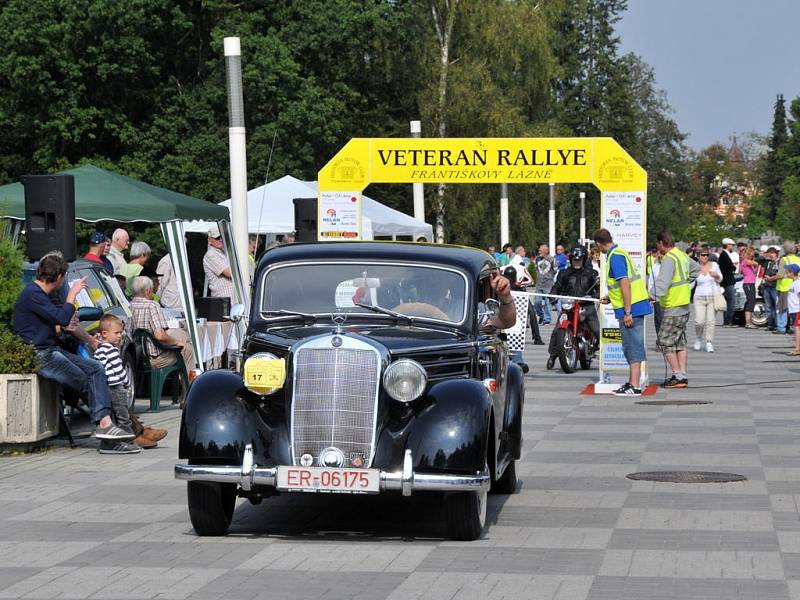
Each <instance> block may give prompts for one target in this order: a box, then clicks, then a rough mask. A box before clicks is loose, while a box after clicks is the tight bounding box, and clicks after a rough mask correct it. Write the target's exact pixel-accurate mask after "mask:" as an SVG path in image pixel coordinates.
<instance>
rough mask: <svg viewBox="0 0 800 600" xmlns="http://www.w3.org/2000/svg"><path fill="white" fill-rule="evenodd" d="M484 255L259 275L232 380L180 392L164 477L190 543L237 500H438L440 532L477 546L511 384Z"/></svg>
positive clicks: (296, 263)
mask: <svg viewBox="0 0 800 600" xmlns="http://www.w3.org/2000/svg"><path fill="white" fill-rule="evenodd" d="M494 269H495V263H494V260H493V259H492V258H491V257H490V256H489V255H488V254H486V253H485V252H482V251H480V250H474V249H469V248H459V247H452V246H435V245H429V244H404V243H391V242H343V243H337V242H334V243H325V244H293V245H288V246H282V247H278V248H274V249H272V250H269V251H267V252H266V253H265V254H264V256H263V257H262V259H261V261H260V263H259V265H258V268H257V270H256V274H255V280H254V289H255V293H254V296H253V302H252V309H251V314H250V321H249V326H248V332H247V337H246V340H245V342H244V345H243V358H245V359H246V360H245V362H244V368H243V374H242V375H240V374H238V373H233V372H231V371H221V370H220V371H210V372H207V373H205V374H204V375H202V376H200V377H199V378H198V379H197V380H196V381H195V382H194V383H193V385H192V387H191V389H190V390H189V394H188V398H187V403H186V407H185V410H184V413H183V419H182V422H181V432H180V450H179V456H180V458H182V459H188V464H178V465H176V467H175V476H176V477H177V478H178V479H185V480H187V481H188V482H189V484H188V501H189V515H190V517H191V521H192V525H193V526H194V529H195V531H196V532H197V533H198V534H200V535H222V534H224V533H225V532H226V531H227V530H228V527H229V525H230V523H231V518H232V515H233V509H234V503H235V500H236V496H237V495H238V496H242V497H246V498H249V499H250V500H251V501H252V502H254V503H257V502H259V501H260V500H261V498H262V497H265V496H269V495H272V494H274V493H276V492H285V491H298V492H335V493H379V492H388V491H397V492H400V493H402V494H403V495H405V496H408V495H411V494H412V493H414V492H418V491H424V492H443V493H444V508H445V511H444V515H445V519H446V525H447V534H448V536H449V537H452V538H455V539H465V540H471V539H475V538H477V537H478V536H479V535H480V534H481V532H482V530H483V527H484V524H485V521H486V494H487V492H488V491H489V490H490V488H491V489H492V491H496V492H498V493H512V492H514V491H515V489H516V486H517V480H516V472H515V467H514V464H515V460H516V459H518V458H519V457H520V449H521V446H522V422H521V421H522V409H523V398H524V390H523V376H522V372H521V371H520V369H519V367H517V366H516V365H515V364H513V363H511V362H510V361H509V360H508V353H507V350H506V345H505V343H504V342H503V341H502V340H501V339H500V337H499V336H498V332H497V331H496V330H495V329H494V327H492V326H491V325H489V320H490V319H491V318H492V317H493V316H494V315H496V314H497V311H498V308H499V306H498V303H497V301H496V300H493V299H491V297H492V288H491V285H490V274H491V272H492V271H493V270H494Z"/></svg>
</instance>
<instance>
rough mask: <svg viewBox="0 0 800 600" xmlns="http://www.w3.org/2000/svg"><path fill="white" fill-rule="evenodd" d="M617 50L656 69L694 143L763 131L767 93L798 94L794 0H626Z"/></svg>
mask: <svg viewBox="0 0 800 600" xmlns="http://www.w3.org/2000/svg"><path fill="white" fill-rule="evenodd" d="M628 4H629V6H628V11H627V12H626V13H625V14H624V16H623V18H622V21H620V22H619V23H618V24H617V31H618V32H619V34H620V37H621V38H622V44H621V50H622V52H635V53H636V54H638V55H640V56H641V57H642V58H643V59H644V60H645V62H647V63H648V64H650V65H651V66H652V67H653V68H654V69H655V72H656V78H657V82H658V86H659V87H660V88H662V89H664V90H665V91H666V92H667V95H668V98H669V101H670V104H672V107H673V108H674V109H675V114H674V115H673V116H674V117H675V119H676V121H677V122H678V125H679V127H680V129H681V131H683V132H684V133H687V134H689V138H688V144H689V145H690V146H691V147H692V148H695V149H699V148H703V147H705V146H708V145H710V144H712V143H714V142H722V143H725V144H728V140H729V138H730V137H731V136H732V135H734V134H737V135H742V134H744V133H747V132H750V131H756V132H758V133H762V134H768V133H769V131H770V127H771V125H772V115H773V109H774V104H775V96H776V95H777V94H779V93H782V94H783V95H784V96H785V97H786V104H787V108H788V105H789V103H790V102H791V100H792V99H794V98H796V97H797V96H800V0H629V2H628Z"/></svg>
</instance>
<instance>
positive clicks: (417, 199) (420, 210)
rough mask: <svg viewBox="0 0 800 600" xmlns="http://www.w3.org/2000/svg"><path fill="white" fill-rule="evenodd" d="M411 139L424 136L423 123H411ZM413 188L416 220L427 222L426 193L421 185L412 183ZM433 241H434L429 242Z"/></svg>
mask: <svg viewBox="0 0 800 600" xmlns="http://www.w3.org/2000/svg"><path fill="white" fill-rule="evenodd" d="M410 125H411V137H412V138H418V137H421V136H422V121H411V123H410ZM411 188H412V190H413V194H414V218H415V219H417V220H418V221H422V222H423V223H424V222H425V192H424V189H423V187H422V184H421V183H412V184H411ZM429 241H431V242H432V241H433V240H429Z"/></svg>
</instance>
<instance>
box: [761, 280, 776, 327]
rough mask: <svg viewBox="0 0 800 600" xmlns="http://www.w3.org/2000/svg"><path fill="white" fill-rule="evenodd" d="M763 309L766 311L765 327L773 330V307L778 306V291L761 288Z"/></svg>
mask: <svg viewBox="0 0 800 600" xmlns="http://www.w3.org/2000/svg"><path fill="white" fill-rule="evenodd" d="M761 293H762V294H763V295H764V308H766V310H767V327H768V328H769V329H775V307H776V306H777V305H778V290H776V289H775V288H774V287H763V288H762V291H761Z"/></svg>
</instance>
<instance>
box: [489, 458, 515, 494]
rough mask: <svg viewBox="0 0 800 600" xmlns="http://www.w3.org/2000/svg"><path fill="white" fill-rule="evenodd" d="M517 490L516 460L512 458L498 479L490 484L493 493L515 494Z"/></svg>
mask: <svg viewBox="0 0 800 600" xmlns="http://www.w3.org/2000/svg"><path fill="white" fill-rule="evenodd" d="M516 492H517V461H515V460H512V461H511V462H510V463H508V465H507V466H506V470H505V471H503V474H502V475H501V476H500V479H498V480H497V481H495V482H494V483H493V484H492V493H493V494H515V493H516Z"/></svg>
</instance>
